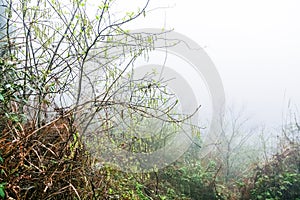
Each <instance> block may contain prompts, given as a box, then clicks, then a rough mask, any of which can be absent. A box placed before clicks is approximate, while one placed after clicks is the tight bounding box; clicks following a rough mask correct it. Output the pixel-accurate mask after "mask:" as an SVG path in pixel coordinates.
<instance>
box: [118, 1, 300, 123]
mask: <svg viewBox="0 0 300 200" xmlns="http://www.w3.org/2000/svg"><path fill="white" fill-rule="evenodd" d="M132 2H136V1H132ZM137 2H142V1H137ZM125 3H126V4H125ZM132 5H133V4H128V1H124V5H119V6H120V7H122V8H124V9H128V8H131V10H134V7H132ZM141 5H142V4H141ZM158 7H169V8H166V9H156V10H154V11H151V12H150V13H148V14H147V17H146V18H142V19H140V20H139V21H138V22H136V23H135V24H134V25H132V26H131V27H130V28H131V29H134V28H136V29H137V28H162V27H164V26H165V27H166V28H174V29H175V31H177V32H179V33H182V34H184V35H186V36H188V37H190V38H191V39H193V40H194V41H196V42H198V44H199V45H200V46H202V47H204V48H205V50H206V52H207V53H208V55H209V56H210V57H211V59H212V60H213V62H214V63H215V65H216V67H217V69H218V71H219V73H220V76H221V78H222V80H223V84H224V87H225V93H226V96H227V102H228V103H229V104H230V105H232V104H238V105H239V106H240V105H243V106H245V107H246V110H247V113H248V115H249V116H250V117H253V119H255V120H256V121H257V123H258V124H265V125H267V126H277V125H279V124H280V123H281V122H282V119H281V118H282V113H283V112H284V111H285V110H286V108H287V104H288V101H289V100H291V103H292V104H296V105H298V106H299V105H300V90H299V87H300V12H299V9H300V1H298V0H184V1H183V0H152V1H151V4H150V8H158ZM129 10H130V9H129ZM239 106H237V107H239Z"/></svg>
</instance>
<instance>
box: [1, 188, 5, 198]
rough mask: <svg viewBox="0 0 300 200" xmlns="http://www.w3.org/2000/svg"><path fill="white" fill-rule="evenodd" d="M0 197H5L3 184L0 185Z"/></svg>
mask: <svg viewBox="0 0 300 200" xmlns="http://www.w3.org/2000/svg"><path fill="white" fill-rule="evenodd" d="M0 197H1V198H2V199H4V197H5V192H4V186H2V185H0Z"/></svg>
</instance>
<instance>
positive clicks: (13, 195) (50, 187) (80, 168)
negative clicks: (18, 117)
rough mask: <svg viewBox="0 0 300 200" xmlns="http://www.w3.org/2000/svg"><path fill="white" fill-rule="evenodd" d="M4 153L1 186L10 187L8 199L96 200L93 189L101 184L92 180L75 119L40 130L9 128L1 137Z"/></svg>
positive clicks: (61, 120) (0, 165)
mask: <svg viewBox="0 0 300 200" xmlns="http://www.w3.org/2000/svg"><path fill="white" fill-rule="evenodd" d="M0 153H1V154H0V155H1V156H2V158H3V160H4V162H3V163H2V164H0V171H1V173H0V183H6V185H5V194H6V198H7V199H9V198H10V199H92V197H93V195H95V194H93V187H97V181H98V182H99V183H100V182H101V177H98V179H97V181H96V182H95V175H93V176H94V177H91V176H90V174H91V173H90V172H91V169H90V168H89V165H88V155H87V153H86V152H85V149H84V146H83V145H82V143H81V142H80V139H79V137H78V133H77V132H76V128H75V127H74V125H73V123H72V120H71V117H64V118H62V117H61V118H57V119H55V120H54V121H52V122H50V123H48V124H46V125H44V126H42V127H40V128H36V127H34V126H33V125H32V124H31V123H27V124H26V125H22V124H20V123H18V124H12V123H10V124H8V125H7V126H6V127H5V128H4V130H3V131H2V133H1V135H0ZM92 179H93V180H92ZM92 181H93V182H92Z"/></svg>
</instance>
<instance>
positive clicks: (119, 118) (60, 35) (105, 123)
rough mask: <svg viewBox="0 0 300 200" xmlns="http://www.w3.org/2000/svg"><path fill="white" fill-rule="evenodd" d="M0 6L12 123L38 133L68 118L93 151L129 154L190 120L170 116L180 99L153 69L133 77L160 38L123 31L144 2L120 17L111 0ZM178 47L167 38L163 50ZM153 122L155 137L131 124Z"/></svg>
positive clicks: (4, 82) (148, 146)
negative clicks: (139, 60)
mask: <svg viewBox="0 0 300 200" xmlns="http://www.w3.org/2000/svg"><path fill="white" fill-rule="evenodd" d="M5 2H6V8H5V11H6V12H5V13H6V14H5V26H4V27H3V29H4V30H8V31H6V33H7V34H5V35H4V37H3V39H4V40H5V45H4V46H3V49H5V51H3V52H5V55H4V57H3V58H5V59H6V60H8V62H6V63H10V64H9V65H4V66H3V69H4V70H3V71H5V79H4V80H1V81H2V82H1V85H2V87H3V89H2V90H1V94H2V96H3V97H4V99H5V100H8V97H9V98H10V99H9V102H10V103H11V102H13V103H14V104H15V105H16V106H15V108H14V110H13V112H11V113H10V115H9V117H10V118H15V119H16V120H15V121H21V119H22V118H24V116H25V117H26V118H27V120H28V121H29V122H30V123H32V124H33V125H34V126H36V127H37V128H43V127H45V126H47V125H49V124H51V123H52V122H54V121H55V120H56V119H58V118H60V117H65V116H72V123H75V124H76V125H77V127H78V129H79V130H80V134H81V136H82V138H83V140H85V142H86V145H87V147H88V148H90V149H91V150H94V151H95V152H100V150H101V151H102V152H103V150H105V148H108V149H110V148H111V145H110V146H107V147H105V144H107V143H108V142H111V143H113V145H114V146H116V147H118V148H121V149H122V148H124V149H126V150H127V151H130V152H135V151H138V152H142V153H143V152H153V151H155V150H156V149H158V148H159V147H161V146H162V145H164V144H165V143H167V142H168V140H170V138H172V137H173V136H174V135H175V134H176V132H177V130H178V129H180V127H182V124H183V122H184V121H186V119H187V118H188V117H186V116H179V115H176V114H177V103H178V100H177V98H176V96H175V95H174V94H172V93H171V92H170V91H168V90H167V89H166V84H165V83H163V81H162V80H155V79H154V78H153V77H154V76H155V74H156V72H152V73H149V74H146V75H144V76H143V77H139V78H134V70H133V69H132V68H131V65H132V64H133V63H134V62H135V60H136V59H137V58H138V57H139V56H145V57H147V52H149V51H151V50H153V49H154V48H155V41H156V40H161V39H164V38H163V34H162V33H157V34H148V33H132V32H130V31H129V30H126V29H124V26H125V25H126V24H128V23H131V22H132V21H134V20H135V19H136V18H138V17H140V16H145V13H146V8H147V6H148V4H149V0H146V1H144V2H142V3H141V4H142V6H141V7H140V8H137V11H134V12H128V11H125V12H123V13H120V14H119V13H117V14H116V13H114V6H115V5H116V4H117V1H116V0H103V1H101V2H97V3H94V5H93V6H91V5H90V4H89V3H90V2H89V1H84V0H69V1H63V2H61V1H56V0H53V1H47V0H37V1H30V0H25V1H17V2H15V1H11V0H7V1H5ZM87 9H89V10H87ZM10 30H11V31H10ZM8 33H9V34H8ZM176 43H178V41H176V40H170V41H168V42H167V43H166V47H167V46H169V45H176ZM8 72H12V73H8ZM8 74H10V75H9V76H10V78H9V76H8ZM11 83H13V84H11ZM7 87H9V88H10V92H7ZM11 94H13V95H11ZM7 102H8V101H7ZM21 115H22V117H20V116H21ZM151 123H152V124H157V123H158V124H160V126H158V127H157V128H158V134H156V133H155V134H154V135H153V134H148V135H147V136H146V137H144V136H143V137H141V135H139V134H140V130H138V129H136V127H137V126H139V127H143V126H145V125H146V124H147V126H149V124H151ZM120 124H121V125H123V127H120ZM117 126H118V127H119V128H116V127H117ZM152 127H153V126H152ZM103 138H108V139H107V140H103ZM158 139H163V140H162V141H163V142H162V143H157V141H158ZM124 141H125V142H124ZM96 144H98V145H96ZM99 144H103V145H99ZM95 145H96V146H95ZM98 147H99V148H101V149H97V148H98ZM103 148H104V149H103ZM108 157H109V155H108ZM111 159H119V158H116V157H112V158H111ZM135 161H136V160H135Z"/></svg>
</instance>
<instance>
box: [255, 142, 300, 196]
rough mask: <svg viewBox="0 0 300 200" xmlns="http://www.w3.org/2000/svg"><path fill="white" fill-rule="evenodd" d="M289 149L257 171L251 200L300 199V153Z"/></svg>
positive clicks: (297, 149) (297, 150)
mask: <svg viewBox="0 0 300 200" xmlns="http://www.w3.org/2000/svg"><path fill="white" fill-rule="evenodd" d="M299 150H300V149H299V147H298V148H293V149H287V150H285V151H284V152H282V153H281V154H278V155H276V156H275V157H274V160H273V161H272V162H271V163H268V164H267V165H265V166H263V167H262V168H260V169H257V170H256V176H255V179H254V186H253V189H252V190H251V199H270V200H271V199H273V200H280V199H300V167H299V163H300V151H299Z"/></svg>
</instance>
